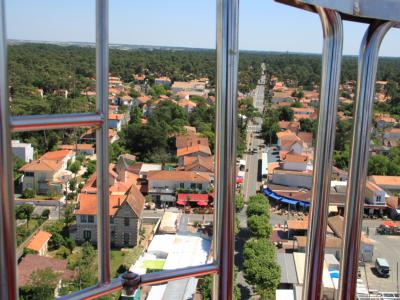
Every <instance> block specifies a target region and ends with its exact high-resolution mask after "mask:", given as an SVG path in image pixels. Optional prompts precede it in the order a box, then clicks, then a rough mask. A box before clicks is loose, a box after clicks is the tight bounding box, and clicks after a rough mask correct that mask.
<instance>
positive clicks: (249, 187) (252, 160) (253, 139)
mask: <svg viewBox="0 0 400 300" xmlns="http://www.w3.org/2000/svg"><path fill="white" fill-rule="evenodd" d="M263 69H265V66H263ZM263 73H264V72H263ZM259 82H261V83H264V82H265V75H262V76H261V79H260V81H259ZM253 98H254V102H253V104H254V106H255V107H256V108H257V109H258V110H259V111H260V112H262V111H263V108H264V86H263V85H258V86H257V87H256V89H255V90H254V92H253ZM254 121H255V122H254V123H251V124H249V125H248V128H247V137H246V141H247V142H248V144H247V148H248V149H256V150H257V153H254V154H253V153H250V152H247V154H245V155H244V159H245V160H246V169H248V171H247V172H246V175H245V179H244V186H243V193H244V199H245V201H247V200H248V197H249V196H252V195H254V194H256V191H257V189H258V188H259V186H260V184H261V183H260V182H258V180H257V172H258V159H259V158H261V153H259V151H260V148H259V147H258V146H259V145H261V144H263V141H262V140H261V139H258V138H257V134H256V132H258V131H259V130H260V129H261V124H262V119H261V118H258V119H256V120H254ZM246 209H247V205H245V207H244V208H243V210H242V211H241V212H240V213H239V214H238V218H239V221H240V231H239V233H238V235H237V236H236V241H235V265H236V266H237V268H238V274H237V284H238V287H239V289H240V292H241V299H251V298H252V295H253V289H252V287H251V286H250V285H249V284H248V283H247V282H246V280H245V278H244V273H243V247H244V245H245V244H246V241H247V240H248V239H249V238H250V232H249V229H248V228H247V216H246Z"/></svg>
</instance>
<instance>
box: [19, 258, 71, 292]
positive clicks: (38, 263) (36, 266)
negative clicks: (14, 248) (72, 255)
mask: <svg viewBox="0 0 400 300" xmlns="http://www.w3.org/2000/svg"><path fill="white" fill-rule="evenodd" d="M67 264H68V261H67V260H65V259H56V258H52V257H47V256H40V255H37V254H27V255H25V256H24V257H23V258H22V260H21V262H20V263H19V264H18V273H17V274H18V285H19V286H20V287H23V286H26V285H28V284H29V281H30V277H31V275H32V273H34V272H36V271H39V270H44V269H48V268H50V269H52V270H53V271H54V272H55V273H56V274H57V275H58V276H59V280H60V284H59V285H58V287H57V289H58V288H60V286H61V282H62V281H70V280H72V279H73V278H74V271H72V270H68V268H67Z"/></svg>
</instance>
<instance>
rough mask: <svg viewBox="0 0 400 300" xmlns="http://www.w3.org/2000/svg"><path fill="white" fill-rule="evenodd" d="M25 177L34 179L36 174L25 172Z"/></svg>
mask: <svg viewBox="0 0 400 300" xmlns="http://www.w3.org/2000/svg"><path fill="white" fill-rule="evenodd" d="M24 175H25V176H27V177H34V176H35V173H33V172H25V173H24Z"/></svg>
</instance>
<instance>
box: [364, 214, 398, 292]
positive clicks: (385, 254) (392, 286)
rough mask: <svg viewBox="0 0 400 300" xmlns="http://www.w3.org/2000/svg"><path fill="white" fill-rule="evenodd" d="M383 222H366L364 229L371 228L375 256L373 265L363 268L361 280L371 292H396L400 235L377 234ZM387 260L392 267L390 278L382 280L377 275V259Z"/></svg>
mask: <svg viewBox="0 0 400 300" xmlns="http://www.w3.org/2000/svg"><path fill="white" fill-rule="evenodd" d="M381 223H382V220H364V221H363V228H364V229H366V228H367V227H368V228H369V238H370V239H371V240H372V241H373V242H374V256H373V262H372V263H366V264H365V268H364V267H361V269H360V271H361V278H362V280H363V282H364V284H365V285H366V286H367V285H368V289H369V290H378V291H381V292H395V291H397V289H398V282H397V281H398V276H397V274H396V273H397V263H400V235H397V236H396V235H380V234H376V228H377V227H378V226H379V225H380V224H381ZM378 257H381V258H385V259H386V260H387V261H388V263H389V266H390V277H389V278H381V277H378V276H377V275H376V271H375V268H374V265H375V264H374V262H375V259H376V258H378Z"/></svg>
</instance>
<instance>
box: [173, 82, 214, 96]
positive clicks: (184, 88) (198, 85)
mask: <svg viewBox="0 0 400 300" xmlns="http://www.w3.org/2000/svg"><path fill="white" fill-rule="evenodd" d="M205 89H206V84H205V83H204V82H201V81H198V80H192V81H189V82H185V81H175V82H174V83H173V84H172V86H171V91H172V93H174V94H176V93H179V92H187V93H188V94H189V95H190V96H205V95H206V90H205Z"/></svg>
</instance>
